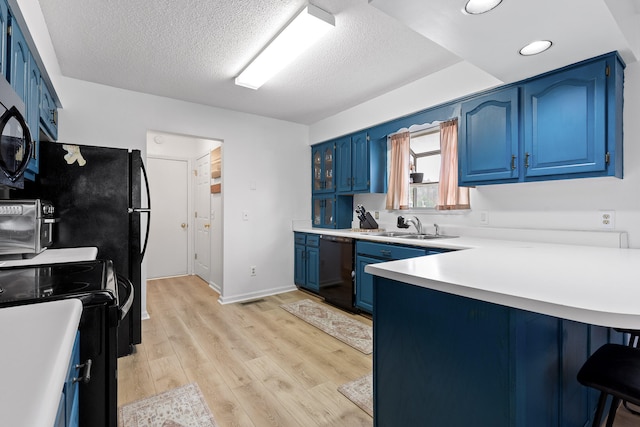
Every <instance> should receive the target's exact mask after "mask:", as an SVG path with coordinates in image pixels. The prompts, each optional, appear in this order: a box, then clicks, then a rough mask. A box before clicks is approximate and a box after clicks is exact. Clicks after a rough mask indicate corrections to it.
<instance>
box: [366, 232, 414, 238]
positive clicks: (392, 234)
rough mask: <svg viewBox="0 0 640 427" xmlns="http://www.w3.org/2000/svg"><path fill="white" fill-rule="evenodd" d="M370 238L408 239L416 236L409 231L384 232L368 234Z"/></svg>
mask: <svg viewBox="0 0 640 427" xmlns="http://www.w3.org/2000/svg"><path fill="white" fill-rule="evenodd" d="M367 234H368V235H369V236H381V237H408V236H412V235H415V234H414V233H409V232H407V231H382V232H380V233H367Z"/></svg>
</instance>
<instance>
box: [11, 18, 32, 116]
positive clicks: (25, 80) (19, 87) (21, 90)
mask: <svg viewBox="0 0 640 427" xmlns="http://www.w3.org/2000/svg"><path fill="white" fill-rule="evenodd" d="M10 25H11V32H10V36H9V37H10V43H11V55H10V57H11V60H10V61H11V64H10V66H11V71H10V73H9V83H11V87H12V88H13V90H15V91H16V94H17V95H18V96H19V97H20V99H22V100H24V101H25V104H26V103H27V95H28V93H29V57H30V56H31V53H30V52H29V47H28V46H27V41H26V40H25V38H24V36H23V35H22V31H20V27H18V25H17V24H16V23H15V22H12V23H11V24H10Z"/></svg>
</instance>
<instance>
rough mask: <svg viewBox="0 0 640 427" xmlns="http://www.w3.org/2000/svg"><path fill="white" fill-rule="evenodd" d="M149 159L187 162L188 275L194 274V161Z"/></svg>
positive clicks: (155, 155)
mask: <svg viewBox="0 0 640 427" xmlns="http://www.w3.org/2000/svg"><path fill="white" fill-rule="evenodd" d="M147 158H148V159H160V160H177V161H182V162H187V216H188V220H187V274H189V275H191V274H193V258H194V255H193V254H194V238H193V230H194V227H195V221H194V218H193V212H194V208H193V204H194V201H193V191H194V190H193V179H192V177H193V160H192V159H190V158H188V157H178V156H162V155H157V154H150V155H148V156H147ZM153 197H154V196H153V194H151V203H152V205H151V209H152V210H151V218H152V221H153Z"/></svg>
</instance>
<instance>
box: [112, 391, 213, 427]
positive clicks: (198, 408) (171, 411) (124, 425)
mask: <svg viewBox="0 0 640 427" xmlns="http://www.w3.org/2000/svg"><path fill="white" fill-rule="evenodd" d="M118 426H119V427H216V426H217V424H216V422H215V420H214V419H213V414H212V413H211V411H210V410H209V407H208V406H207V402H206V401H205V400H204V397H203V396H202V392H201V391H200V387H198V384H196V383H191V384H187V385H185V386H182V387H177V388H174V389H171V390H168V391H165V392H164V393H160V394H156V395H155V396H151V397H147V398H145V399H141V400H138V401H136V402H133V403H129V404H127V405H124V406H122V407H120V408H119V410H118Z"/></svg>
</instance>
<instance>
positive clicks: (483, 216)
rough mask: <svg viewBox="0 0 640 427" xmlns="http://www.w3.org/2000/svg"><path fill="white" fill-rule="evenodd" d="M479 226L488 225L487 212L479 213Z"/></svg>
mask: <svg viewBox="0 0 640 427" xmlns="http://www.w3.org/2000/svg"><path fill="white" fill-rule="evenodd" d="M480 224H485V225H486V224H489V212H487V211H482V212H480Z"/></svg>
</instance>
